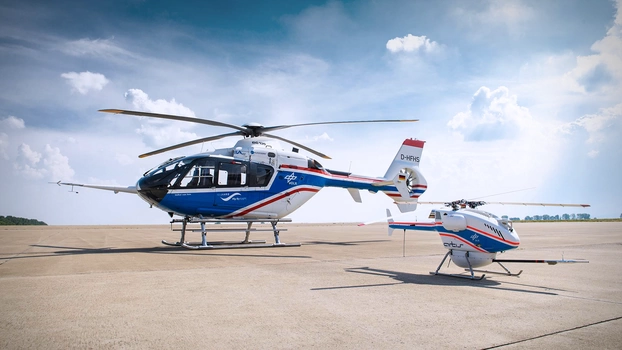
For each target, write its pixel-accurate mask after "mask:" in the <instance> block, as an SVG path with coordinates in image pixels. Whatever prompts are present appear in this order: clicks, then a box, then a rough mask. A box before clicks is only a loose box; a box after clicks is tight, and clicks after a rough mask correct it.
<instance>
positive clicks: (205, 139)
mask: <svg viewBox="0 0 622 350" xmlns="http://www.w3.org/2000/svg"><path fill="white" fill-rule="evenodd" d="M237 135H244V133H243V132H241V131H236V132H232V133H229V134H221V135H216V136H210V137H204V138H201V139H196V140H193V141H188V142H184V143H180V144H177V145H173V146H169V147H166V148H161V149H159V150H155V151H152V152H149V153H145V154H141V155H139V156H138V158H145V157H149V156H153V155H156V154H160V153H163V152H166V151H171V150H174V149H178V148H182V147H186V146H191V145H196V144H197V143H203V142H208V141H214V140H218V139H222V138H224V137H228V136H237Z"/></svg>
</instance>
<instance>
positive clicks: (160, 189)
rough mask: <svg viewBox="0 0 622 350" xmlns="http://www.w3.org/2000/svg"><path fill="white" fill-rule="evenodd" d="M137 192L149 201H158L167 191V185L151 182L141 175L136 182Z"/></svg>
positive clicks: (154, 202)
mask: <svg viewBox="0 0 622 350" xmlns="http://www.w3.org/2000/svg"><path fill="white" fill-rule="evenodd" d="M136 190H137V191H138V194H139V195H140V196H141V197H142V198H143V199H144V200H146V201H147V202H149V203H153V204H156V203H159V202H161V201H162V199H163V198H164V196H166V194H167V193H168V189H167V186H163V185H160V184H154V183H151V181H150V179H149V178H148V177H143V178H141V179H140V180H138V182H137V183H136Z"/></svg>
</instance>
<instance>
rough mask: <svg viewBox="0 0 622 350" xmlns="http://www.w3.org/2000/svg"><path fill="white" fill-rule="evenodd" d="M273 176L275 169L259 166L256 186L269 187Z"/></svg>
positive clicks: (256, 174)
mask: <svg viewBox="0 0 622 350" xmlns="http://www.w3.org/2000/svg"><path fill="white" fill-rule="evenodd" d="M272 174H274V169H273V168H272V167H271V166H267V165H262V164H258V165H257V170H256V173H255V185H257V186H259V187H265V186H268V184H269V183H270V179H272Z"/></svg>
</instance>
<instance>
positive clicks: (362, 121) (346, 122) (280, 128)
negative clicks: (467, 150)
mask: <svg viewBox="0 0 622 350" xmlns="http://www.w3.org/2000/svg"><path fill="white" fill-rule="evenodd" d="M418 121H419V119H383V120H350V121H337V122H317V123H303V124H289V125H276V126H267V127H264V128H263V129H262V130H263V131H274V130H282V129H287V128H293V127H297V126H310V125H328V124H364V123H408V122H418Z"/></svg>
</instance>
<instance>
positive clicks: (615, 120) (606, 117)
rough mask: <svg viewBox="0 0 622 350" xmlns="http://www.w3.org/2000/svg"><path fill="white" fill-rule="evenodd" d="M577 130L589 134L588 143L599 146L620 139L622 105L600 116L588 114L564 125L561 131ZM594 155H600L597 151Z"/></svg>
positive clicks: (571, 131) (607, 109) (602, 110)
mask: <svg viewBox="0 0 622 350" xmlns="http://www.w3.org/2000/svg"><path fill="white" fill-rule="evenodd" d="M576 129H580V130H585V131H586V132H587V134H588V138H587V140H586V143H588V144H597V143H602V142H605V141H607V140H608V139H610V138H618V137H619V132H620V129H622V103H620V104H618V105H616V106H614V107H611V108H603V109H601V110H600V113H598V114H586V115H584V116H582V117H580V118H578V119H577V120H575V121H573V122H570V123H567V124H564V125H562V127H561V131H563V132H566V133H573V132H574V131H575V130H576ZM592 152H596V153H593V154H594V155H595V154H598V153H597V151H592Z"/></svg>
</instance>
